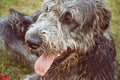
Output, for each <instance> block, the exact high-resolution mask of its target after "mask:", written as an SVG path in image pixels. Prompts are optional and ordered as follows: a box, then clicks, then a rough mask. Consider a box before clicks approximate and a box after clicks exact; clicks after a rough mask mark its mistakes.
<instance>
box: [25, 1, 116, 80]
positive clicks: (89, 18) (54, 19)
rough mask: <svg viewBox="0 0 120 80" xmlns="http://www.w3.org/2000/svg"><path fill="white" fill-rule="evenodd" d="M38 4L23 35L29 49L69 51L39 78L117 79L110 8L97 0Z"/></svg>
mask: <svg viewBox="0 0 120 80" xmlns="http://www.w3.org/2000/svg"><path fill="white" fill-rule="evenodd" d="M42 7H43V8H42V11H43V12H42V13H41V14H40V16H39V17H38V19H37V21H36V22H35V23H34V24H32V25H31V27H30V28H29V30H28V31H27V32H26V35H25V40H26V42H27V44H28V46H29V49H30V50H31V51H32V52H34V53H37V54H38V55H41V54H45V53H46V56H49V55H51V54H52V53H54V54H55V53H57V54H60V55H62V56H64V55H65V54H67V53H68V52H69V51H70V52H69V54H70V56H68V57H67V58H66V59H65V60H64V61H62V62H61V63H59V62H57V61H55V63H58V66H57V67H56V68H54V69H52V70H49V71H48V72H47V73H46V75H45V76H43V77H42V78H43V80H118V79H117V65H116V59H115V56H116V50H115V45H114V40H113V38H112V36H111V28H110V19H111V11H110V10H109V9H108V8H107V7H106V6H105V5H104V4H103V2H102V1H101V0H45V1H44V2H43V6H42ZM48 53H49V54H48ZM58 61H59V60H58Z"/></svg>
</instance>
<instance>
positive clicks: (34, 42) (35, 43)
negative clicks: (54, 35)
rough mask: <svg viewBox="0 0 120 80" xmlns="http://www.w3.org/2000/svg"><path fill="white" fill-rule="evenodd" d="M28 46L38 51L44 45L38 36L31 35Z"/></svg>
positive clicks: (27, 40)
mask: <svg viewBox="0 0 120 80" xmlns="http://www.w3.org/2000/svg"><path fill="white" fill-rule="evenodd" d="M26 42H27V45H28V46H29V47H30V48H32V49H38V48H39V47H40V45H41V44H42V40H41V39H40V38H39V37H38V36H36V35H29V36H27V39H26Z"/></svg>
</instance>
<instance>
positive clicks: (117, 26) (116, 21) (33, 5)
mask: <svg viewBox="0 0 120 80" xmlns="http://www.w3.org/2000/svg"><path fill="white" fill-rule="evenodd" d="M106 4H107V6H108V7H109V8H110V9H111V10H112V13H113V17H112V19H111V27H112V32H113V33H112V34H113V37H114V39H115V43H116V50H117V60H118V64H119V71H120V0H109V1H108V2H106ZM40 5H41V1H40V0H34V1H33V0H0V16H1V15H8V14H9V8H11V7H12V8H16V9H17V10H20V11H22V12H24V13H29V14H31V13H33V12H35V11H36V10H38V9H40ZM29 72H30V71H29V70H27V68H25V66H23V65H20V64H17V62H15V60H13V59H12V57H11V56H10V55H9V54H7V52H6V51H5V50H4V49H2V48H0V74H7V75H9V77H10V78H12V80H19V79H20V78H21V77H22V76H23V75H24V74H27V73H29Z"/></svg>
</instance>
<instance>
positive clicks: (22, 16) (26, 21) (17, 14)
mask: <svg viewBox="0 0 120 80" xmlns="http://www.w3.org/2000/svg"><path fill="white" fill-rule="evenodd" d="M10 13H11V14H12V15H13V17H14V18H17V19H19V20H21V21H22V22H23V24H24V25H29V24H31V23H32V22H33V19H32V17H31V16H29V15H27V14H24V13H21V12H19V11H17V10H15V9H13V8H10Z"/></svg>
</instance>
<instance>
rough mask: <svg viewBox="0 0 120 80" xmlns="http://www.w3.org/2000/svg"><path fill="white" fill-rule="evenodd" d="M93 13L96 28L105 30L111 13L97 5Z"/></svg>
mask: <svg viewBox="0 0 120 80" xmlns="http://www.w3.org/2000/svg"><path fill="white" fill-rule="evenodd" d="M102 5H103V4H102ZM94 13H95V21H96V24H98V25H97V26H99V27H100V29H101V30H106V29H107V28H108V27H109V24H110V19H111V11H110V10H109V9H108V8H106V7H105V6H104V5H103V6H101V5H97V6H96V8H95V9H94Z"/></svg>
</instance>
